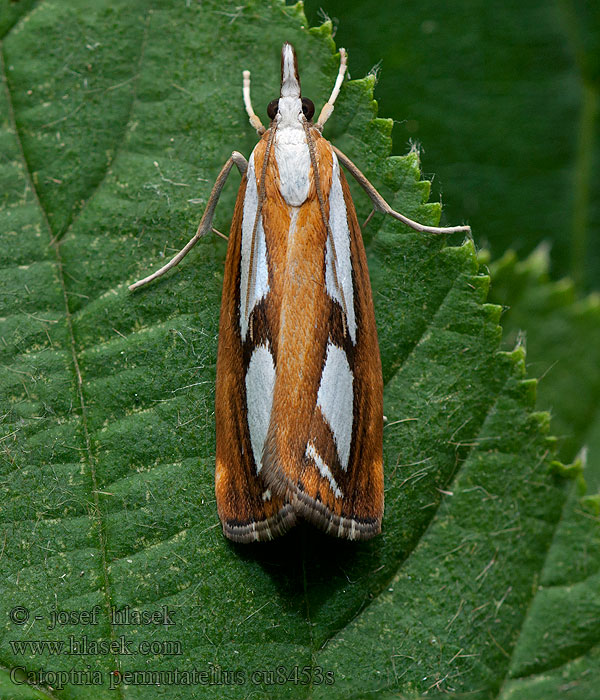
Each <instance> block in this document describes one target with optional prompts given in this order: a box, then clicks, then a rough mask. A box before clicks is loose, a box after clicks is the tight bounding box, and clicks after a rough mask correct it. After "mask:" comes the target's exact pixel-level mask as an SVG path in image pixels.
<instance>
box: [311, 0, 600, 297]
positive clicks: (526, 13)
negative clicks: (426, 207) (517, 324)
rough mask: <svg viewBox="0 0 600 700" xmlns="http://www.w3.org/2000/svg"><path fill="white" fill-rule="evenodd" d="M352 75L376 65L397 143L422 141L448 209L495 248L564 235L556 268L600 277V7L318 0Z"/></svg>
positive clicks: (533, 1) (584, 279) (542, 0)
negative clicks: (332, 25)
mask: <svg viewBox="0 0 600 700" xmlns="http://www.w3.org/2000/svg"><path fill="white" fill-rule="evenodd" d="M320 8H323V10H324V11H325V12H326V13H328V14H329V16H331V17H332V18H333V21H334V23H335V24H336V25H337V24H338V19H337V18H339V27H337V33H336V41H337V42H338V44H339V45H340V46H345V47H346V48H347V49H348V51H349V55H350V70H351V72H352V75H353V77H356V76H361V75H364V74H365V73H366V72H367V71H369V70H371V69H372V68H373V66H376V67H377V74H378V79H379V83H378V87H377V99H378V101H379V104H380V107H381V111H382V112H384V113H385V114H387V115H389V116H391V117H393V118H394V119H395V120H397V126H396V129H395V131H394V147H395V148H394V152H396V153H403V152H404V150H405V148H406V144H407V143H413V142H414V141H415V140H416V141H417V142H418V143H420V144H421V145H422V147H423V151H424V157H423V167H424V169H425V172H427V173H430V172H432V173H435V179H434V182H433V186H434V196H435V198H437V197H438V196H442V195H443V201H444V211H445V213H446V217H447V221H449V222H450V221H451V222H458V221H461V220H466V221H468V222H469V223H470V224H471V226H472V227H473V230H474V231H476V232H477V234H478V239H479V241H480V242H481V243H485V245H486V246H488V247H489V248H490V250H491V251H492V253H493V255H494V257H498V256H499V255H501V254H503V253H504V252H505V251H506V250H507V249H508V248H512V249H515V250H516V251H517V253H518V254H519V255H520V256H524V255H526V254H528V253H529V252H531V251H532V250H533V249H534V248H535V247H536V246H537V245H538V244H539V243H540V242H541V241H549V242H551V243H552V269H553V274H554V276H555V277H556V276H559V275H564V274H567V273H569V274H570V275H571V276H572V277H573V278H574V280H575V281H576V284H577V286H579V287H582V286H584V287H585V286H586V285H587V286H588V287H592V288H594V287H597V283H598V279H600V208H599V203H600V59H599V57H600V12H598V7H597V3H594V2H585V1H583V0H555V1H553V2H547V1H546V0H528V2H503V3H500V4H497V3H490V2H486V0H455V1H454V2H446V3H440V2H437V0H404V1H403V2H402V4H401V6H399V5H398V3H393V2H387V3H385V2H382V3H378V4H377V5H376V6H374V5H373V4H372V3H366V2H364V1H363V0H306V11H307V15H308V18H309V20H311V21H315V20H316V18H317V16H318V13H319V11H320Z"/></svg>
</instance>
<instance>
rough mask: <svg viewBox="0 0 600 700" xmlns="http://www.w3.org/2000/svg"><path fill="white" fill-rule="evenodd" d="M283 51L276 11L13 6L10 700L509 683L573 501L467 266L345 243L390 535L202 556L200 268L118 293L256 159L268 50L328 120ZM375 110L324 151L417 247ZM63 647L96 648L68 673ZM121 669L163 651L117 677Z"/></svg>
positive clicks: (0, 516)
mask: <svg viewBox="0 0 600 700" xmlns="http://www.w3.org/2000/svg"><path fill="white" fill-rule="evenodd" d="M303 25H306V21H305V18H304V17H303V14H302V10H301V7H300V6H295V7H286V6H285V5H283V4H282V3H280V2H276V1H275V0H273V1H272V2H248V3H246V4H244V5H241V6H239V5H236V4H234V3H227V4H225V5H223V3H222V2H216V0H215V1H214V2H203V3H201V4H192V3H168V2H165V3H161V4H157V6H156V7H154V8H153V9H152V10H149V9H148V6H147V3H143V2H141V0H139V1H137V2H132V1H131V0H130V1H129V2H125V0H121V1H120V2H114V0H113V1H111V2H108V0H95V2H93V3H90V2H86V3H84V2H81V1H78V0H71V1H70V2H69V3H60V4H58V3H56V4H53V3H52V2H46V3H41V4H39V5H37V6H36V7H35V9H33V10H32V11H31V12H30V13H26V14H24V16H23V18H22V19H21V21H20V22H18V23H17V24H16V25H15V26H14V27H13V28H12V29H11V30H10V31H9V32H8V34H7V36H6V39H5V40H4V42H3V45H2V55H3V63H2V72H3V77H4V90H3V92H2V93H1V95H0V102H1V104H0V115H2V122H1V124H0V139H1V144H2V152H3V156H4V157H3V159H2V161H1V162H0V181H1V183H2V187H1V189H0V191H1V192H2V199H1V200H0V201H1V209H0V216H1V219H2V231H3V235H2V240H1V244H2V247H1V248H0V255H2V260H3V264H2V267H1V270H2V271H1V272H0V301H1V302H2V304H3V311H2V312H0V331H1V332H0V337H1V338H2V342H1V343H0V353H2V359H1V360H0V387H1V389H0V391H1V392H2V394H1V395H2V396H3V397H5V404H6V408H5V410H3V419H2V420H3V428H4V437H3V439H2V442H1V443H0V444H1V445H2V449H3V453H2V456H3V463H2V466H1V470H2V471H1V474H2V478H1V480H0V489H1V490H2V494H1V496H0V522H1V528H2V530H1V532H0V561H1V562H2V574H3V575H2V577H1V581H0V592H1V595H0V629H1V633H2V639H1V642H0V661H1V665H2V667H3V669H4V671H5V675H3V676H2V677H0V683H2V684H3V685H2V686H0V687H1V688H10V687H11V686H10V685H8V683H11V682H12V683H13V685H14V682H13V681H12V680H10V674H11V671H15V670H16V669H18V668H19V669H21V671H20V673H25V674H27V673H29V674H30V675H29V676H27V675H26V676H25V681H26V684H27V685H25V686H23V685H19V686H16V688H17V689H18V692H21V693H22V696H23V697H36V693H37V690H36V689H34V686H35V687H36V688H38V687H39V690H40V691H42V692H43V693H45V694H47V695H50V696H52V697H59V698H63V697H64V698H67V697H68V698H95V699H96V698H100V699H101V698H104V697H107V698H108V697H114V695H115V692H114V691H113V690H110V689H109V685H108V684H109V682H110V681H111V680H112V682H113V684H114V683H115V679H119V676H115V675H114V672H115V671H116V669H120V671H121V672H122V674H124V675H123V676H121V677H120V678H121V679H122V681H123V682H122V683H120V684H119V686H118V691H117V692H118V693H119V694H120V696H121V697H144V698H147V697H150V696H152V697H172V698H178V699H180V698H188V697H198V696H199V695H200V694H201V695H202V696H205V695H206V696H207V697H211V696H214V697H219V698H221V697H232V698H237V697H239V696H240V693H242V694H243V695H244V696H246V695H247V696H251V697H254V698H275V697H292V698H297V697H307V698H308V697H319V696H326V697H339V698H347V697H350V695H351V694H354V695H355V696H356V697H362V696H364V695H365V694H366V693H369V692H378V693H379V694H380V695H382V696H385V695H386V694H398V693H400V694H403V695H414V694H418V693H424V692H426V691H428V689H429V694H430V695H431V694H432V693H433V692H434V690H438V689H439V690H444V691H446V690H447V691H451V690H456V691H461V692H463V691H464V692H469V693H471V694H473V696H477V694H479V696H480V697H490V696H493V695H494V694H495V693H497V692H498V689H499V688H500V687H501V685H502V682H503V680H504V679H505V678H506V675H507V673H508V669H509V665H510V659H511V655H512V654H513V651H514V649H515V645H516V643H517V641H518V639H519V631H520V629H521V625H522V624H523V621H524V620H525V618H526V615H527V611H528V609H529V606H530V604H531V600H532V596H533V592H534V590H535V583H536V581H537V580H538V577H539V576H540V572H541V571H542V570H543V566H544V563H545V559H546V555H547V552H548V550H549V548H550V545H551V543H552V541H553V537H554V535H555V530H556V526H557V523H558V521H559V519H560V517H561V512H562V509H563V505H564V501H565V498H566V496H567V493H568V489H567V487H566V485H567V484H568V483H570V482H568V481H565V479H564V478H563V477H562V476H560V475H559V474H557V473H556V472H555V471H553V470H552V468H551V463H552V454H553V450H554V444H555V441H554V440H553V439H552V438H550V437H548V435H547V429H548V417H547V415H546V414H541V413H539V412H536V411H535V408H534V399H535V390H536V385H535V382H534V381H533V380H530V379H527V378H526V377H525V374H524V366H525V360H524V353H523V351H522V349H520V348H517V349H516V350H515V351H514V352H509V353H506V352H503V351H501V349H500V336H501V331H500V327H499V325H498V321H499V317H500V307H498V306H496V305H492V304H488V303H486V295H487V289H488V285H489V278H488V277H487V275H485V274H482V272H481V271H480V270H479V267H478V263H477V260H476V256H475V253H474V247H473V244H472V243H471V242H470V241H466V242H465V243H464V244H462V245H455V246H452V247H446V246H445V243H444V241H443V240H441V239H440V238H439V237H433V236H424V235H422V234H417V233H415V232H413V231H409V230H407V229H405V228H404V227H402V226H401V225H399V224H397V223H396V222H393V221H391V220H389V219H385V218H383V217H382V216H380V215H377V216H375V217H374V218H373V219H372V221H371V223H370V224H369V225H368V226H367V228H366V230H365V241H366V242H367V249H368V256H369V263H370V271H371V276H372V281H373V290H374V298H375V304H376V314H377V320H378V328H379V336H380V346H381V354H382V360H383V368H384V380H385V412H386V416H387V423H386V427H385V430H384V434H385V438H384V439H385V443H384V450H385V465H386V513H385V519H384V532H383V534H382V535H381V536H380V537H378V538H376V539H375V540H373V541H370V542H365V543H361V544H358V545H356V544H350V543H347V542H338V541H337V540H335V539H329V538H326V537H324V536H322V535H321V534H320V533H319V532H315V531H313V530H312V529H310V528H308V527H306V528H305V527H299V528H297V529H296V530H295V531H293V532H292V533H290V535H289V536H287V537H285V538H283V539H281V540H280V541H276V542H273V543H270V544H267V545H265V546H260V547H249V546H236V545H232V544H231V543H229V542H227V541H226V540H225V539H224V538H223V536H222V534H221V532H220V525H219V522H218V518H217V514H216V508H215V502H214V486H213V469H214V463H213V459H214V429H213V422H214V415H213V413H214V410H213V401H214V394H213V384H214V374H215V357H216V336H217V327H218V312H217V309H218V306H219V297H220V288H221V284H222V277H223V274H222V270H223V260H224V255H225V244H224V243H223V241H221V240H219V239H217V238H216V237H214V238H206V239H205V240H203V241H202V242H201V244H200V245H199V246H198V247H197V248H196V249H195V251H194V253H192V254H191V255H190V256H189V258H187V259H186V260H185V262H184V263H183V264H182V265H181V266H180V267H179V268H178V269H177V270H176V271H175V272H173V273H172V274H169V275H168V276H167V277H166V278H163V279H162V280H160V281H159V282H157V283H156V284H154V285H152V286H151V287H150V288H148V289H147V290H144V291H142V292H140V293H137V294H130V293H129V292H128V291H127V284H128V283H130V282H132V281H134V280H135V279H137V278H139V277H140V276H141V275H143V274H145V273H147V272H148V271H150V270H152V269H154V268H155V267H156V266H157V264H158V262H160V260H161V259H162V257H163V256H170V255H171V253H172V252H173V251H174V250H178V249H179V248H180V247H181V246H182V245H183V243H184V242H185V241H187V240H188V239H189V237H190V236H191V234H192V233H193V232H194V230H195V228H196V225H197V221H198V219H199V218H200V216H201V212H202V210H203V206H204V204H205V202H206V199H207V197H208V193H209V192H210V189H211V186H212V182H213V180H214V178H215V176H216V174H217V173H218V171H219V168H220V167H221V165H222V164H223V162H224V161H225V160H226V158H227V157H228V156H229V154H230V152H231V150H232V149H234V148H235V149H237V150H240V151H242V152H243V153H245V154H246V155H247V154H248V153H249V152H250V150H251V148H252V146H253V144H254V143H255V141H256V137H255V135H254V134H252V131H251V129H250V127H249V126H248V125H247V117H246V115H245V113H244V109H243V105H242V103H241V99H240V92H241V91H240V74H241V71H242V69H243V68H251V70H252V73H253V100H254V103H255V106H256V108H257V111H259V112H261V113H262V111H263V107H262V106H264V105H266V104H267V103H268V102H269V101H270V100H271V99H272V98H273V95H276V94H277V91H278V71H279V57H278V54H279V51H280V46H281V43H282V41H284V40H290V41H292V42H293V43H294V45H295V46H296V49H297V51H298V55H299V61H300V69H301V73H302V81H303V91H304V92H305V93H306V94H307V95H310V96H311V98H312V99H314V101H315V102H316V103H317V104H321V103H323V102H324V100H325V99H326V98H327V96H328V93H329V90H330V89H331V85H332V84H333V80H334V78H335V74H336V71H337V65H338V59H337V58H336V56H335V55H334V46H333V41H332V39H331V35H330V29H331V28H330V25H328V24H325V25H323V26H322V27H320V28H317V29H312V30H307V29H305V28H303ZM42 36H43V37H44V41H43V42H42V41H40V37H42ZM257 47H260V50H257ZM373 85H374V80H373V79H372V78H366V79H364V80H356V81H352V82H350V83H347V84H345V86H344V89H343V91H342V93H341V95H340V100H339V104H338V105H337V106H336V111H335V115H334V117H333V118H332V121H331V124H330V125H328V126H330V129H329V132H328V137H330V138H331V139H332V140H335V143H336V145H338V146H339V147H340V148H342V150H344V151H345V152H346V153H347V154H348V156H349V157H350V158H352V159H353V160H354V161H355V162H356V163H357V164H358V165H359V166H360V167H361V168H362V169H363V171H364V172H365V174H366V175H367V176H368V177H369V178H370V179H371V180H372V181H373V182H374V183H375V184H376V185H377V186H378V187H379V188H380V189H381V191H382V193H383V194H384V195H385V196H386V197H387V198H388V199H389V201H390V203H391V204H392V205H393V206H395V208H397V209H400V210H401V211H403V212H405V213H407V214H408V215H409V216H412V217H414V218H418V219H420V220H422V221H424V222H426V223H435V222H436V221H437V220H438V218H439V215H440V207H439V205H438V204H427V203H426V200H427V197H428V194H429V183H427V182H423V181H421V180H420V172H419V160H418V156H417V154H416V153H410V154H409V155H407V156H405V157H401V158H400V157H393V158H390V157H388V154H389V152H390V148H391V140H390V133H391V126H392V124H391V121H390V120H384V119H377V118H376V117H375V103H374V102H373V97H372V90H373ZM233 179H234V178H232V182H230V183H229V184H228V186H227V188H226V190H225V191H224V194H223V197H222V201H221V203H220V206H219V214H218V220H217V222H216V226H217V228H220V229H226V227H227V226H228V222H229V220H230V216H231V210H232V206H233V201H234V198H235V189H236V183H235V182H233ZM356 199H357V206H358V210H359V214H360V215H361V216H366V215H367V214H368V212H369V207H368V204H367V201H366V198H365V197H364V195H362V194H361V193H359V192H357V194H356ZM198 200H200V202H198ZM19 606H22V608H24V610H25V612H24V611H23V610H21V611H20V610H19ZM113 608H114V610H117V611H119V612H120V614H121V617H120V618H119V619H114V617H111V615H110V614H109V613H110V611H111V609H113ZM163 608H164V609H165V610H166V611H167V613H168V617H169V618H170V619H169V620H164V622H165V624H161V625H155V624H143V623H142V621H136V620H134V619H129V620H128V621H129V623H130V624H119V622H123V615H125V614H126V613H127V611H128V610H129V609H133V610H134V611H139V610H142V611H146V612H154V611H159V612H160V611H161V610H162V609H163ZM15 609H17V612H16V613H15ZM11 611H13V612H12V617H11V615H10V613H11ZM53 611H54V612H55V613H56V612H57V611H58V612H60V613H61V615H59V616H58V624H56V625H54V626H53V625H52V612H53ZM68 611H75V613H77V612H81V611H84V612H85V611H87V612H88V617H87V621H86V619H75V618H69V617H68ZM63 613H64V615H63ZM15 615H17V617H15ZM19 615H25V616H27V615H28V618H27V620H26V621H25V624H21V623H22V622H23V621H24V618H22V617H19ZM65 615H67V617H64V616H65ZM90 616H91V619H92V620H93V622H90ZM170 622H173V623H174V624H169V623H170ZM49 627H50V628H52V627H53V628H52V629H49ZM84 636H85V637H86V642H85V643H86V644H87V643H89V642H91V643H97V642H99V641H102V642H103V643H110V642H112V643H113V645H114V647H113V648H109V649H104V651H102V649H101V648H94V647H91V648H90V647H89V646H88V647H87V653H85V652H84V650H83V648H82V646H81V645H82V644H84V641H83V637H84ZM35 640H42V641H52V640H54V641H57V642H59V643H60V642H63V643H65V644H67V645H69V646H68V648H69V649H70V651H71V652H72V653H70V654H59V655H56V654H53V653H52V652H51V649H49V648H40V647H39V646H38V647H31V646H30V645H29V643H30V642H32V641H35ZM140 642H155V643H157V644H161V643H162V644H163V646H162V647H161V646H159V647H155V648H150V649H149V650H148V653H139V654H137V655H130V654H128V653H126V650H127V649H128V647H129V645H131V646H132V647H133V648H135V649H138V645H139V643H140ZM74 644H75V647H74V646H73V645H74ZM164 644H168V645H170V646H167V647H165V646H164ZM77 645H79V646H77ZM173 652H175V653H173ZM305 667H307V669H308V670H307V671H306V672H304V668H305ZM41 669H44V671H46V672H48V671H49V672H51V673H54V676H51V675H50V676H49V675H48V673H46V675H43V674H41V672H40V671H41ZM193 670H196V671H197V672H198V674H200V675H197V676H196V677H195V678H194V677H193V676H178V677H177V676H175V675H174V674H175V673H176V672H177V673H184V672H188V673H190V672H191V671H193ZM59 672H60V673H62V674H65V675H60V674H59ZM132 672H139V674H138V675H126V674H128V673H132ZM143 672H146V675H142V673H143ZM73 673H79V676H77V675H75V676H74V675H72V674H73ZM151 673H154V674H155V675H151ZM161 673H162V674H167V673H170V674H171V675H170V676H167V675H162V676H161V675H159V674H161ZM202 673H204V675H201V674H202ZM57 674H59V675H57ZM331 674H333V675H331ZM7 676H8V680H7ZM22 677H23V676H22V675H19V676H18V678H17V680H18V679H19V678H22ZM332 680H333V681H334V683H333V684H330V682H331V681H332ZM97 683H98V684H97ZM149 684H150V685H152V688H150V687H149ZM29 686H31V689H29ZM26 690H28V692H26ZM10 692H11V690H7V691H6V694H7V696H9V694H10ZM16 692H17V690H16V691H15V695H16Z"/></svg>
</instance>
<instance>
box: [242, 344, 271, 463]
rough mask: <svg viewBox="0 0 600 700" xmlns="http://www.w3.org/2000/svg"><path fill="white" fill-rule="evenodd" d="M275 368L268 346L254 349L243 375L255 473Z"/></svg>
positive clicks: (269, 404)
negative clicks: (244, 376) (244, 377)
mask: <svg viewBox="0 0 600 700" xmlns="http://www.w3.org/2000/svg"><path fill="white" fill-rule="evenodd" d="M274 385H275V365H274V364H273V356H272V355H271V352H270V350H269V347H268V344H265V345H259V346H257V347H256V348H255V349H254V352H253V353H252V357H251V358H250V363H249V365H248V371H247V372H246V408H247V415H248V428H249V430H250V443H251V445H252V454H253V455H254V463H255V464H256V473H257V474H258V472H260V470H261V468H262V453H263V447H264V444H265V439H266V437H267V430H268V429H269V421H270V420H271V406H272V405H273V387H274Z"/></svg>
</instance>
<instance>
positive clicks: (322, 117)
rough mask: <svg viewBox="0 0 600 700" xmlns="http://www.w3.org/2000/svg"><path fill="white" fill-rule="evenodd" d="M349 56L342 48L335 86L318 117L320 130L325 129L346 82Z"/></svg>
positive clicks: (317, 126)
mask: <svg viewBox="0 0 600 700" xmlns="http://www.w3.org/2000/svg"><path fill="white" fill-rule="evenodd" d="M347 58H348V54H347V53H346V49H340V69H339V71H338V75H337V78H336V80H335V85H334V86H333V90H332V91H331V97H330V98H329V99H328V100H327V102H326V103H325V104H324V105H323V109H322V110H321V114H319V118H318V119H317V123H316V124H315V126H316V128H317V129H318V130H319V131H322V130H323V125H324V124H325V122H326V121H327V120H328V119H329V117H330V116H331V113H332V112H333V105H334V103H335V101H336V100H337V96H338V95H339V94H340V88H341V87H342V83H343V82H344V76H345V75H346V68H347V65H346V64H347Z"/></svg>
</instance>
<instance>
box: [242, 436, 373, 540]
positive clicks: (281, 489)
mask: <svg viewBox="0 0 600 700" xmlns="http://www.w3.org/2000/svg"><path fill="white" fill-rule="evenodd" d="M269 444H270V443H269V440H268V439H267V441H265V447H264V450H263V467H262V470H261V475H262V477H263V479H264V482H265V485H266V486H268V488H270V489H271V491H272V492H273V493H275V494H277V495H278V496H283V497H285V498H286V499H287V500H289V501H290V503H291V507H292V508H293V511H294V512H295V513H297V514H298V515H299V516H301V517H302V518H303V519H304V520H307V521H308V522H310V523H312V524H313V525H315V526H316V527H318V528H319V529H320V530H323V531H324V532H326V533H327V534H328V535H333V536H334V537H341V538H344V539H347V540H368V539H370V538H371V537H375V535H378V534H379V533H380V532H381V518H373V519H370V520H362V521H361V520H355V519H354V518H348V517H344V516H342V515H338V514H337V513H334V512H333V511H332V510H330V509H329V508H327V506H326V505H325V504H323V503H322V502H321V501H317V500H316V499H314V498H311V497H310V496H309V495H308V494H307V493H306V492H304V491H302V490H301V489H300V488H298V486H297V485H296V484H294V482H293V481H292V480H291V479H289V478H288V477H287V476H286V475H285V473H284V472H283V470H282V469H281V468H280V467H279V466H278V464H277V457H276V450H274V449H268V445H269ZM272 444H273V443H271V445H272ZM245 541H250V540H245Z"/></svg>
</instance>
